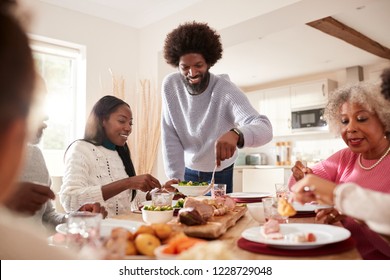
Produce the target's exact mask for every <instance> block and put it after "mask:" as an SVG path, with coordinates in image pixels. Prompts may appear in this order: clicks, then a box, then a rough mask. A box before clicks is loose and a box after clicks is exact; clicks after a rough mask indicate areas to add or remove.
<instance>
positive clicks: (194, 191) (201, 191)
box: [172, 184, 209, 196]
mask: <svg viewBox="0 0 390 280" xmlns="http://www.w3.org/2000/svg"><path fill="white" fill-rule="evenodd" d="M172 187H174V188H176V189H178V190H179V192H181V193H182V194H184V195H186V196H202V195H205V194H206V193H207V189H208V188H209V185H202V186H179V184H172Z"/></svg>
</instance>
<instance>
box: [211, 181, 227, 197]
mask: <svg viewBox="0 0 390 280" xmlns="http://www.w3.org/2000/svg"><path fill="white" fill-rule="evenodd" d="M224 195H226V184H214V187H213V189H212V190H211V197H212V198H216V197H220V196H224Z"/></svg>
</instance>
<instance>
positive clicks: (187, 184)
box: [179, 181, 209, 186]
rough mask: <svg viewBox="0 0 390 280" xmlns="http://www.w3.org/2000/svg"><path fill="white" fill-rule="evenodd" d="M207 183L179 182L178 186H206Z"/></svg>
mask: <svg viewBox="0 0 390 280" xmlns="http://www.w3.org/2000/svg"><path fill="white" fill-rule="evenodd" d="M208 184H209V183H208V182H192V181H181V182H179V186H207V185H208Z"/></svg>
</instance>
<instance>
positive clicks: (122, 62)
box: [30, 1, 139, 115]
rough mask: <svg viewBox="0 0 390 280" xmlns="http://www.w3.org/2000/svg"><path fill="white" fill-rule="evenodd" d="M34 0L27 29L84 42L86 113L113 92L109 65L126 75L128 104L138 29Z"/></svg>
mask: <svg viewBox="0 0 390 280" xmlns="http://www.w3.org/2000/svg"><path fill="white" fill-rule="evenodd" d="M34 2H35V3H34V6H33V9H34V13H33V21H32V25H31V28H30V33H32V34H36V35H40V36H46V37H49V38H54V39H58V40H63V41H68V42H72V43H76V44H80V45H85V46H86V51H87V81H86V94H87V99H86V102H87V105H86V106H87V108H86V114H87V115H88V114H89V112H90V110H91V109H92V106H93V104H94V103H95V102H96V101H97V100H98V99H99V98H100V97H102V96H104V95H106V94H109V93H111V92H112V91H111V89H112V87H111V85H112V83H111V75H110V73H109V71H108V69H109V68H111V69H112V71H113V72H114V74H115V73H117V74H119V75H122V76H123V78H124V79H125V81H126V97H127V101H128V102H129V103H130V104H131V95H132V94H134V92H135V86H136V84H135V81H136V78H137V72H138V70H137V68H138V62H139V60H138V52H139V39H138V31H137V30H136V29H134V28H130V27H126V26H123V25H120V24H116V23H113V22H110V21H106V20H102V19H99V18H96V17H92V16H88V15H85V14H81V13H77V12H73V11H71V10H67V9H61V8H58V7H56V6H52V5H49V4H46V3H43V2H40V1H34Z"/></svg>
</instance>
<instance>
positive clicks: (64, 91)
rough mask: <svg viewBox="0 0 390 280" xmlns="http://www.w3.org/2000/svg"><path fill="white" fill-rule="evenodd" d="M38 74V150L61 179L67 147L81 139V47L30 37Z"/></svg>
mask: <svg viewBox="0 0 390 280" xmlns="http://www.w3.org/2000/svg"><path fill="white" fill-rule="evenodd" d="M30 39H31V47H32V50H33V54H34V60H35V63H36V66H37V70H38V72H39V73H40V74H41V76H42V77H43V79H44V80H45V82H46V87H47V91H48V94H47V96H46V98H45V113H46V114H47V116H48V121H46V123H47V128H46V129H45V131H44V133H43V137H42V139H41V142H40V144H39V145H40V147H41V149H42V151H43V154H44V157H45V160H46V163H47V166H48V168H49V172H50V174H51V175H52V176H61V175H62V172H63V156H64V152H65V150H66V148H67V147H68V145H69V144H70V143H71V142H72V141H73V140H75V139H77V138H80V137H82V136H83V131H84V124H85V100H86V96H85V79H86V78H85V74H86V73H85V47H84V46H80V45H75V44H72V43H68V42H63V41H58V40H53V39H49V38H45V37H41V36H34V35H31V36H30Z"/></svg>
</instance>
